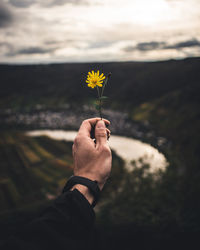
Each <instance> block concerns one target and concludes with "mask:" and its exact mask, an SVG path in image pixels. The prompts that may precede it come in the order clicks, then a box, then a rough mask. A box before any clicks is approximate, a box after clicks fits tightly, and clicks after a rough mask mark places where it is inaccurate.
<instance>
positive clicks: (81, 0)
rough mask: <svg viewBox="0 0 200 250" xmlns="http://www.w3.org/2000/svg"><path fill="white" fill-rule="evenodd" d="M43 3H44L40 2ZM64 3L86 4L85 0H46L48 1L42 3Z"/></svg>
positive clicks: (50, 4) (51, 4)
mask: <svg viewBox="0 0 200 250" xmlns="http://www.w3.org/2000/svg"><path fill="white" fill-rule="evenodd" d="M42 4H44V3H42ZM64 4H73V5H82V4H84V5H85V4H88V1H87V0H51V1H48V3H45V4H44V5H47V6H49V7H50V6H55V5H64Z"/></svg>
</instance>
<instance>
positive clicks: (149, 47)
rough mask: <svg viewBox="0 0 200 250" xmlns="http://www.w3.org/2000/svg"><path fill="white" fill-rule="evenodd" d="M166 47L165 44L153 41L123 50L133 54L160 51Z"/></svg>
mask: <svg viewBox="0 0 200 250" xmlns="http://www.w3.org/2000/svg"><path fill="white" fill-rule="evenodd" d="M164 45H165V42H157V41H151V42H145V43H138V44H137V45H136V46H127V47H125V48H124V49H123V50H124V51H125V52H131V51H134V50H139V51H149V50H155V49H160V48H162V47H163V46H164Z"/></svg>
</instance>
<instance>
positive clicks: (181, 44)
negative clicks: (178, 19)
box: [164, 39, 200, 49]
mask: <svg viewBox="0 0 200 250" xmlns="http://www.w3.org/2000/svg"><path fill="white" fill-rule="evenodd" d="M191 47H200V41H198V40H197V39H191V40H187V41H184V42H179V43H175V44H172V45H167V46H165V47H164V49H182V48H191Z"/></svg>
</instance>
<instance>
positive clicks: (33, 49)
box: [17, 47, 56, 55]
mask: <svg viewBox="0 0 200 250" xmlns="http://www.w3.org/2000/svg"><path fill="white" fill-rule="evenodd" d="M55 50H56V48H41V47H29V48H24V49H21V50H18V51H17V54H21V55H22V54H46V53H50V52H53V51H55Z"/></svg>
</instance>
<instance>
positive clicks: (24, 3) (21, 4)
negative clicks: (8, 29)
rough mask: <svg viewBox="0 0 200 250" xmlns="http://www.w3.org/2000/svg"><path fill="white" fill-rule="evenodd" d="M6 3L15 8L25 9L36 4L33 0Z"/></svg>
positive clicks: (15, 0) (10, 0)
mask: <svg viewBox="0 0 200 250" xmlns="http://www.w3.org/2000/svg"><path fill="white" fill-rule="evenodd" d="M8 2H9V3H10V4H11V5H13V6H15V7H17V8H27V7H29V6H31V5H32V4H34V3H36V1H35V0H9V1H8Z"/></svg>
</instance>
